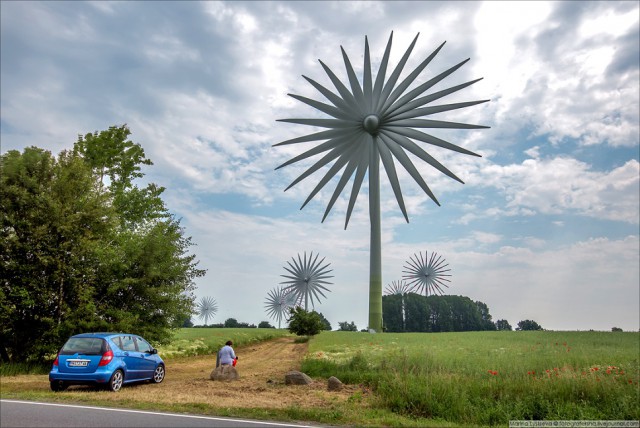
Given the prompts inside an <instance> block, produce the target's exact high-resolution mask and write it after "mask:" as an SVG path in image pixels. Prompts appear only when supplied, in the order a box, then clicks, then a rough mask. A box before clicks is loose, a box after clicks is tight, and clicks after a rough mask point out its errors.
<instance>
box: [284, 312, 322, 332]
mask: <svg viewBox="0 0 640 428" xmlns="http://www.w3.org/2000/svg"><path fill="white" fill-rule="evenodd" d="M289 314H290V317H289V320H288V321H289V331H290V332H291V333H293V334H296V335H298V336H314V335H316V334H318V333H320V332H321V331H322V330H323V329H324V327H325V325H324V323H323V322H322V318H320V314H318V313H317V312H316V311H311V312H307V311H306V310H304V309H302V307H300V306H296V307H295V308H291V309H290V310H289Z"/></svg>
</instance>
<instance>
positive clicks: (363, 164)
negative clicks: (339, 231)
mask: <svg viewBox="0 0 640 428" xmlns="http://www.w3.org/2000/svg"><path fill="white" fill-rule="evenodd" d="M364 145H365V147H366V148H365V150H363V151H361V157H360V162H359V163H358V170H357V171H356V176H355V178H354V179H353V187H352V188H351V197H349V206H348V208H347V218H346V220H345V222H344V228H345V230H346V229H347V226H348V225H349V219H350V218H351V213H352V212H353V207H354V205H355V203H356V199H357V198H358V193H359V192H360V187H361V186H362V181H363V180H364V175H365V173H366V172H367V168H368V167H369V153H370V150H371V144H368V143H367V142H366V141H365V143H364ZM365 152H366V154H365Z"/></svg>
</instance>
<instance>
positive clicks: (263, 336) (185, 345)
mask: <svg viewBox="0 0 640 428" xmlns="http://www.w3.org/2000/svg"><path fill="white" fill-rule="evenodd" d="M290 335H291V333H289V330H286V329H275V328H182V329H180V330H178V332H177V333H176V336H175V337H174V339H173V340H172V341H171V343H170V344H169V345H166V346H158V353H159V354H160V355H162V357H163V358H175V357H188V356H193V355H207V354H214V353H216V352H218V350H219V349H220V348H222V347H223V346H224V344H225V342H226V341H227V340H231V341H233V346H234V347H241V346H245V345H250V344H252V343H258V342H263V341H265V340H270V339H275V338H277V337H283V336H290Z"/></svg>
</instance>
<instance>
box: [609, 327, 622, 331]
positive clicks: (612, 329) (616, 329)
mask: <svg viewBox="0 0 640 428" xmlns="http://www.w3.org/2000/svg"><path fill="white" fill-rule="evenodd" d="M611 331H622V329H621V328H620V327H611Z"/></svg>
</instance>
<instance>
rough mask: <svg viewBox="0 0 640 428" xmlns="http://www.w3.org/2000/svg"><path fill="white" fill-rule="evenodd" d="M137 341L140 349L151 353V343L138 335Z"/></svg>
mask: <svg viewBox="0 0 640 428" xmlns="http://www.w3.org/2000/svg"><path fill="white" fill-rule="evenodd" d="M136 341H137V342H138V351H140V352H144V353H145V354H150V353H151V345H149V344H148V343H147V341H146V340H144V339H143V338H141V337H136Z"/></svg>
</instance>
